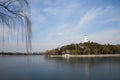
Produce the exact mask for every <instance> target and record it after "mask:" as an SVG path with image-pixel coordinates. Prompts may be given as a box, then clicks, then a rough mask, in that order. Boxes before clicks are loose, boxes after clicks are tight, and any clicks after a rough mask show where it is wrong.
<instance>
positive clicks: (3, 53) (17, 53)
mask: <svg viewBox="0 0 120 80" xmlns="http://www.w3.org/2000/svg"><path fill="white" fill-rule="evenodd" d="M0 55H42V53H20V52H16V53H15V52H0Z"/></svg>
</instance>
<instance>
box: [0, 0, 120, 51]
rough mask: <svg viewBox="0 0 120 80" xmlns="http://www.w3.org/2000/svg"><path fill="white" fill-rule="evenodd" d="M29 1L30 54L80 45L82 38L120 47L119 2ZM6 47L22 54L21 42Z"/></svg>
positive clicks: (100, 0) (81, 0)
mask: <svg viewBox="0 0 120 80" xmlns="http://www.w3.org/2000/svg"><path fill="white" fill-rule="evenodd" d="M29 1H30V6H31V14H30V15H31V21H32V51H33V52H43V51H46V50H50V49H54V48H57V47H61V46H63V45H67V44H71V43H82V42H83V38H84V35H87V37H88V39H89V41H93V42H98V43H100V44H120V0H29ZM0 36H1V35H0ZM9 45H10V47H9V46H5V50H6V51H21V52H22V51H25V44H24V43H22V42H20V43H19V47H16V42H12V43H9ZM1 50H2V48H1Z"/></svg>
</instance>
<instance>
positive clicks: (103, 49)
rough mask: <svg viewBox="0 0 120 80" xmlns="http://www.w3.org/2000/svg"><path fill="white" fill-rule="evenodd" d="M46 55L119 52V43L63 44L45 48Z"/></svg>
mask: <svg viewBox="0 0 120 80" xmlns="http://www.w3.org/2000/svg"><path fill="white" fill-rule="evenodd" d="M44 54H46V55H62V54H71V55H88V54H89V55H90V54H120V45H111V44H105V45H102V44H99V43H96V42H87V43H79V44H70V45H65V46H62V47H60V48H56V49H52V50H47V51H46V52H45V53H44Z"/></svg>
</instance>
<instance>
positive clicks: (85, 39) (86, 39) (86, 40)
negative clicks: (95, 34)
mask: <svg viewBox="0 0 120 80" xmlns="http://www.w3.org/2000/svg"><path fill="white" fill-rule="evenodd" d="M86 42H89V41H88V38H87V35H85V36H84V40H83V43H86Z"/></svg>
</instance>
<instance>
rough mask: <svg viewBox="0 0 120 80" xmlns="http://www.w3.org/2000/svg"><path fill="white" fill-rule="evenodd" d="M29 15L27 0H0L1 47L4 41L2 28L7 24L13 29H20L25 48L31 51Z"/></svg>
mask: <svg viewBox="0 0 120 80" xmlns="http://www.w3.org/2000/svg"><path fill="white" fill-rule="evenodd" d="M29 15H30V6H29V3H28V0H0V26H2V27H3V47H4V41H5V38H4V34H5V32H4V28H5V27H6V26H7V27H8V28H10V29H11V30H14V31H19V30H22V31H21V35H22V36H23V38H24V37H25V41H26V50H27V52H31V35H32V31H31V26H32V25H31V21H30V19H29ZM11 32H12V31H11ZM18 36H19V35H18ZM13 37H14V36H13ZM11 38H12V37H11Z"/></svg>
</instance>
